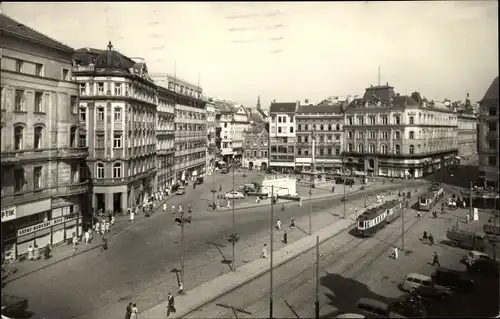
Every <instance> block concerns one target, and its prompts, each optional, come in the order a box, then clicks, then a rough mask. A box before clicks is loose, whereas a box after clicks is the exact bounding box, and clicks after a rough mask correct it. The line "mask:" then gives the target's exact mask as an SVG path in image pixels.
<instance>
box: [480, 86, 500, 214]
mask: <svg viewBox="0 0 500 319" xmlns="http://www.w3.org/2000/svg"><path fill="white" fill-rule="evenodd" d="M498 84H499V83H498V77H497V78H495V80H494V81H493V83H492V84H491V85H490V87H489V88H488V90H487V91H486V94H485V95H484V97H483V98H482V100H481V101H480V113H479V133H478V139H479V181H478V182H477V183H476V184H477V185H478V186H480V187H483V188H484V189H485V190H487V191H488V192H482V193H479V194H478V197H483V198H485V199H487V198H498V164H499V163H498V157H499V156H498V130H499V127H498V111H499V110H498ZM497 207H498V206H497Z"/></svg>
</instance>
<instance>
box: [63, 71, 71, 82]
mask: <svg viewBox="0 0 500 319" xmlns="http://www.w3.org/2000/svg"><path fill="white" fill-rule="evenodd" d="M62 79H63V81H68V80H69V70H68V69H62Z"/></svg>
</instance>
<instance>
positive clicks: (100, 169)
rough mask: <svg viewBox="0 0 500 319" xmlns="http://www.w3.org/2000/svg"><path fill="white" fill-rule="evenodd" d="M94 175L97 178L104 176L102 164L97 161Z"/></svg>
mask: <svg viewBox="0 0 500 319" xmlns="http://www.w3.org/2000/svg"><path fill="white" fill-rule="evenodd" d="M96 176H97V178H104V164H102V163H98V164H97V165H96Z"/></svg>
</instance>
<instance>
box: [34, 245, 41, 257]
mask: <svg viewBox="0 0 500 319" xmlns="http://www.w3.org/2000/svg"><path fill="white" fill-rule="evenodd" d="M33 259H34V260H38V259H40V249H38V246H37V245H36V244H35V245H34V246H33Z"/></svg>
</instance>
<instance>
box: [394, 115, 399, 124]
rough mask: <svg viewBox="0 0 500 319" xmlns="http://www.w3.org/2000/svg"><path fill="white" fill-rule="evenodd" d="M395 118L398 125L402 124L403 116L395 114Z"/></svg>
mask: <svg viewBox="0 0 500 319" xmlns="http://www.w3.org/2000/svg"><path fill="white" fill-rule="evenodd" d="M394 120H395V122H396V125H399V124H401V118H400V117H399V116H395V117H394Z"/></svg>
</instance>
